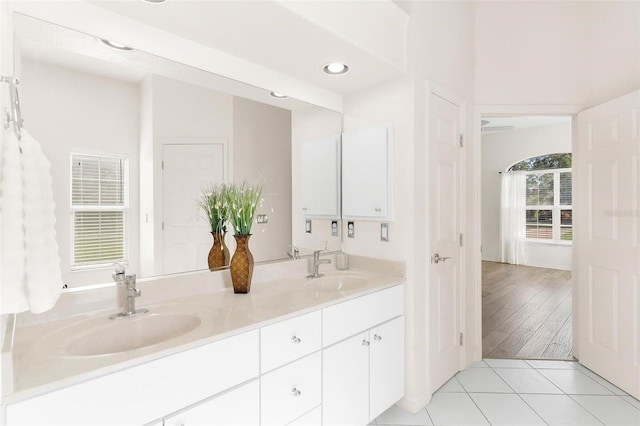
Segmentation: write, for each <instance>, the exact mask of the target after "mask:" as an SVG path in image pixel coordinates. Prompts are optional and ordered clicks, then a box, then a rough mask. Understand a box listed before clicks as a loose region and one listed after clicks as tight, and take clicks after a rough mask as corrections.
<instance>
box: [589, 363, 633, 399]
mask: <svg viewBox="0 0 640 426" xmlns="http://www.w3.org/2000/svg"><path fill="white" fill-rule="evenodd" d="M580 371H581V372H582V374H585V375H587V377H590V378H591V379H593V380H595V381H596V382H598V383H599V384H601V385H602V386H604V387H605V388H607V389H609V390H610V391H611V392H612V393H613V394H614V395H620V396H622V395H627V393H626V392H625V391H623V390H622V389H620V388H619V387H617V386H614V385H612V384H611V383H609V382H608V381H606V380H605V379H603V378H602V377H600V376H598V375H597V374H596V373H594V372H593V371H591V370H589V369H587V368H584V367H583V368H582V369H581V370H580Z"/></svg>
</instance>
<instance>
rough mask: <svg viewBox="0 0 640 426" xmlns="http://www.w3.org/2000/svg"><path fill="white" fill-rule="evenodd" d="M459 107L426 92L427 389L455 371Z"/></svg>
mask: <svg viewBox="0 0 640 426" xmlns="http://www.w3.org/2000/svg"><path fill="white" fill-rule="evenodd" d="M460 156H461V155H460V107H459V106H457V105H455V104H453V103H451V102H449V101H447V100H445V99H443V98H441V97H440V96H438V95H436V94H435V93H430V96H429V180H428V187H427V192H428V198H427V199H428V202H429V204H428V205H429V250H430V254H431V259H426V261H427V262H430V266H429V300H430V303H429V315H430V317H429V321H430V331H431V333H430V335H429V339H430V353H431V354H430V358H431V360H430V373H431V389H433V390H435V389H437V388H439V387H440V386H441V385H442V384H444V383H445V382H446V381H447V380H449V378H451V376H453V375H454V374H456V373H457V372H458V371H459V370H460V352H461V351H460V349H461V348H460V337H459V336H460V334H459V333H460V332H461V329H460V319H459V316H460V311H459V306H460V255H461V250H460V238H461V237H460V178H459V176H460Z"/></svg>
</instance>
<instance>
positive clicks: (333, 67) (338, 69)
mask: <svg viewBox="0 0 640 426" xmlns="http://www.w3.org/2000/svg"><path fill="white" fill-rule="evenodd" d="M322 71H324V72H326V73H327V74H329V75H340V74H344V73H346V72H347V71H349V67H348V66H346V65H345V64H343V63H340V62H332V63H330V64H327V65H325V66H324V67H322Z"/></svg>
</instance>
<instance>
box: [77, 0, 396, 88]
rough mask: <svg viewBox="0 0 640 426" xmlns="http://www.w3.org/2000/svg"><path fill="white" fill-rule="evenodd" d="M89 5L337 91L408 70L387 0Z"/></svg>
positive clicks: (174, 0) (136, 0) (126, 0)
mask: <svg viewBox="0 0 640 426" xmlns="http://www.w3.org/2000/svg"><path fill="white" fill-rule="evenodd" d="M89 3H91V4H94V5H96V6H98V7H101V8H104V9H107V10H109V11H111V12H114V13H116V14H119V15H121V16H125V17H127V18H130V19H133V20H136V21H138V22H141V23H144V24H147V25H151V26H153V27H156V28H159V29H161V30H165V31H167V32H170V33H172V34H175V35H178V36H180V37H183V38H186V39H189V40H192V41H195V42H197V43H200V44H203V45H205V46H207V47H210V48H213V49H216V50H219V51H223V52H226V53H228V54H231V55H234V56H236V57H240V58H242V59H245V60H248V61H250V62H253V63H256V64H259V65H261V66H264V67H266V68H269V69H272V70H274V71H277V72H280V73H283V74H285V75H289V76H291V77H294V78H297V79H300V80H302V81H305V82H308V83H310V84H313V85H316V86H318V87H322V88H324V89H327V90H330V91H332V92H335V93H340V94H347V93H351V92H354V91H358V90H361V89H364V88H366V87H368V86H371V85H373V84H376V83H378V82H381V81H384V80H387V79H389V78H392V77H394V76H397V75H400V74H402V73H403V72H404V71H405V69H406V31H407V24H408V19H409V17H408V15H407V14H406V12H405V11H404V10H402V9H401V8H400V7H398V5H397V4H396V3H394V2H393V1H389V0H380V1H376V2H362V1H336V2H333V1H330V2H327V1H304V2H301V1H295V2H294V1H275V0H260V1H253V0H250V1H212V0H210V1H208V0H196V1H194V0H168V1H167V2H166V3H163V4H152V3H148V2H145V1H141V0H121V1H96V0H93V1H89ZM365 7H366V10H365V9H364V8H365ZM364 16H366V19H363V18H364ZM356 24H357V25H356ZM329 62H343V63H346V64H347V65H349V67H350V70H349V72H348V73H347V74H345V75H342V76H329V75H326V74H324V73H323V72H322V67H323V65H325V64H327V63H329Z"/></svg>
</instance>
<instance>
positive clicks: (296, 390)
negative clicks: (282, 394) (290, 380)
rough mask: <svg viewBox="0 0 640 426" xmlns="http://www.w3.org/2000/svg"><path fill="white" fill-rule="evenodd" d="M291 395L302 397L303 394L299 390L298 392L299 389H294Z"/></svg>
mask: <svg viewBox="0 0 640 426" xmlns="http://www.w3.org/2000/svg"><path fill="white" fill-rule="evenodd" d="M291 395H292V396H300V395H302V392H301V391H299V390H298V389H296V388H293V389H292V390H291Z"/></svg>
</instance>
